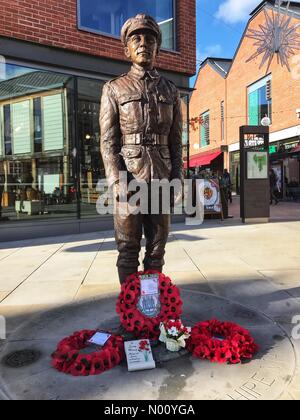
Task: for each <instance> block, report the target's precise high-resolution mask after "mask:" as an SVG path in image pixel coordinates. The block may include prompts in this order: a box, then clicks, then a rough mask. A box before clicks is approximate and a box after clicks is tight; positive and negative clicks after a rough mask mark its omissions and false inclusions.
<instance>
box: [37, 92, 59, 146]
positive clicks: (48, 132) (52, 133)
mask: <svg viewBox="0 0 300 420" xmlns="http://www.w3.org/2000/svg"><path fill="white" fill-rule="evenodd" d="M42 107H43V127H44V150H45V151H50V150H61V149H63V147H64V119H65V116H64V110H63V97H62V94H61V93H59V94H57V95H47V96H44V97H43V98H42Z"/></svg>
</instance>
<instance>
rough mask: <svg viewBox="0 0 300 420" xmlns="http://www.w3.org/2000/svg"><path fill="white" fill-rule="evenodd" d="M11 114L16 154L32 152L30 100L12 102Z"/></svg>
mask: <svg viewBox="0 0 300 420" xmlns="http://www.w3.org/2000/svg"><path fill="white" fill-rule="evenodd" d="M11 116H12V117H11V119H12V137H13V152H14V154H16V155H20V154H25V153H31V130H30V101H29V100H26V101H21V102H16V103H14V104H12V105H11Z"/></svg>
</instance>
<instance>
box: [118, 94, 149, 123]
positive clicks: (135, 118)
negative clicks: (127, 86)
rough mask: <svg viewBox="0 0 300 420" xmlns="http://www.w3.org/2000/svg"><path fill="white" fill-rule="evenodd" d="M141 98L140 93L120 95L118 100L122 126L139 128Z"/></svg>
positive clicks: (140, 121)
mask: <svg viewBox="0 0 300 420" xmlns="http://www.w3.org/2000/svg"><path fill="white" fill-rule="evenodd" d="M142 99H143V96H142V94H141V93H136V94H131V95H130V94H126V95H121V97H120V99H119V105H120V117H121V123H122V125H126V126H128V125H132V124H133V125H134V126H139V125H142V124H143V120H144V116H143V115H144V111H143V103H142Z"/></svg>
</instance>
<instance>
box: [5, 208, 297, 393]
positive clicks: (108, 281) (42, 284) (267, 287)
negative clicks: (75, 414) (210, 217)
mask: <svg viewBox="0 0 300 420" xmlns="http://www.w3.org/2000/svg"><path fill="white" fill-rule="evenodd" d="M236 209H237V205H234V206H233V207H232V208H231V213H236ZM285 209H286V210H285ZM291 209H292V210H291ZM272 212H273V214H272V221H273V222H272V223H270V224H264V225H247V226H245V225H242V224H241V223H240V221H239V220H238V219H237V218H234V219H230V220H227V221H224V222H221V221H209V222H206V223H205V224H204V225H203V226H201V227H197V228H190V227H186V226H185V225H175V226H173V229H172V233H171V235H170V238H169V243H168V246H167V255H166V266H165V270H164V272H165V273H166V274H168V275H169V276H170V277H171V278H172V279H173V281H174V282H175V283H176V284H177V285H178V286H179V287H180V288H181V291H182V293H183V295H184V300H185V307H186V312H187V319H190V320H202V319H207V318H209V317H211V316H214V314H216V316H220V317H222V318H224V319H228V320H231V321H238V322H239V323H242V324H244V325H245V326H246V327H248V326H249V328H250V330H251V332H253V334H254V335H255V336H256V337H257V340H258V341H259V344H260V345H261V347H262V348H263V352H262V353H260V355H259V357H258V359H257V360H256V361H253V362H252V363H253V365H251V363H250V364H249V366H247V367H246V368H245V367H241V366H240V367H239V368H236V367H235V368H231V367H227V366H225V367H224V366H222V367H218V366H214V367H213V368H212V367H211V365H208V364H206V363H205V362H199V363H200V364H195V363H196V362H192V365H186V364H185V363H187V362H186V361H182V362H181V364H180V363H179V362H176V366H177V367H176V369H177V370H176V369H175V367H174V366H173V368H172V366H171V365H170V366H171V367H169V368H168V369H169V370H168V374H167V373H166V371H164V369H161V370H160V371H159V373H157V370H156V371H152V373H147V374H145V376H144V378H145V377H146V375H147V378H148V379H147V380H146V385H145V387H146V390H145V391H144V393H143V395H144V397H145V398H147V397H148V398H151V399H152V398H153V399H160V398H168V397H170V395H169V394H166V392H165V391H164V390H166V389H168V387H170V389H172V392H173V394H174V392H175V391H174V389H177V393H176V398H179V399H180V398H183V399H188V398H205V397H206V398H208V399H216V398H222V399H223V397H224V396H227V397H229V399H238V397H237V396H238V395H239V394H240V393H241V392H240V391H238V390H239V389H240V385H239V384H238V383H236V382H235V381H236V380H237V379H240V383H241V385H243V383H245V382H246V383H248V382H247V381H249V378H252V376H253V375H257V372H258V365H257V364H259V367H260V369H262V368H264V367H265V368H266V370H267V373H264V377H266V375H267V374H268V373H269V374H270V379H268V380H264V381H263V379H264V377H263V376H261V375H260V379H261V384H260V385H262V384H263V383H268V384H269V385H268V386H267V385H265V387H267V388H270V389H268V392H267V391H266V390H264V391H262V390H261V391H260V392H257V394H256V393H254V392H252V396H253V395H254V397H253V398H249V394H247V396H246V398H243V397H241V398H242V399H247V398H249V399H300V365H299V360H300V358H299V356H300V341H299V340H294V339H293V338H292V337H291V335H292V329H293V327H294V325H293V324H292V318H293V317H294V316H295V315H300V283H299V279H300V258H299V254H300V205H299V204H294V203H289V204H280V205H279V206H277V207H276V208H274V209H272ZM297 214H298V216H297ZM283 216H284V221H281V220H280V217H281V218H282V217H283ZM297 219H298V220H297ZM142 253H143V251H142ZM116 256H117V252H116V248H115V242H114V239H113V233H112V232H101V233H94V234H87V235H78V236H76V235H75V236H66V237H59V238H48V239H35V240H30V241H24V242H18V243H1V244H0V273H1V277H0V302H1V303H0V315H3V316H5V317H6V320H7V332H8V338H7V340H6V341H1V340H0V351H1V353H0V358H2V357H3V356H4V355H6V354H7V353H8V352H10V351H12V350H15V349H16V348H17V349H19V348H24V346H25V345H26V344H28V343H29V344H32V343H34V342H35V343H36V344H38V345H40V347H41V348H42V349H43V350H44V353H45V354H47V356H49V354H50V353H51V351H52V350H53V347H54V346H55V343H56V342H57V340H58V339H59V338H62V336H61V334H63V333H68V334H70V333H72V332H73V331H75V330H76V329H78V328H81V327H82V328H85V327H91V328H93V327H94V325H92V324H93V323H97V324H96V325H99V324H100V322H101V321H103V320H110V319H113V317H114V302H115V298H116V295H117V293H118V290H119V286H118V282H117V271H116V268H115V261H116ZM70 305H71V306H70ZM239 308H240V309H239ZM245 311H246V312H245ZM247 311H248V315H245V314H247ZM62 314H63V315H62ZM97 314H99V315H97ZM57 320H60V322H58V321H57ZM249 320H250V321H251V320H252V321H251V322H250V321H249ZM88 321H90V322H91V323H90V324H89V325H87V324H88ZM115 321H116V320H115V319H114V322H115ZM96 325H95V326H96ZM48 362H49V360H48V359H47V358H46V359H43V360H42V361H41V362H40V363H39V364H38V365H37V366H36V367H34V369H29V370H26V369H21V370H18V371H15V370H7V368H5V367H4V366H3V365H2V366H1V365H0V388H1V393H0V398H1V395H2V398H11V399H28V398H29V397H30V396H32V394H31V393H30V389H34V393H35V394H34V395H35V397H36V398H37V399H38V398H41V399H51V398H55V395H54V396H53V395H52V393H51V392H50V390H49V387H48V388H47V389H43V384H45V383H46V382H48V383H51V384H52V385H51V386H52V390H53V387H54V388H55V387H56V385H57V384H60V385H61V389H65V388H66V386H65V385H66V384H70V383H72V390H71V391H72V392H74V394H73V395H72V392H71V393H69V394H60V395H59V396H60V397H62V396H64V397H65V398H69V399H72V398H77V399H85V398H88V397H91V398H95V399H97V398H107V397H108V398H114V397H115V398H130V397H133V395H131V394H128V393H126V389H127V388H126V386H125V387H124V388H123V390H124V393H123V394H116V395H115V394H113V393H112V391H111V389H110V390H109V393H106V394H105V393H104V392H102V391H101V392H100V390H99V389H98V391H97V395H94V394H93V393H91V389H94V390H95V389H96V388H95V382H93V381H95V379H94V380H93V381H87V382H85V383H83V382H82V381H81V382H77V383H78V389H77V388H76V384H77V383H76V382H74V381H72V382H70V378H67V377H65V376H64V375H61V374H58V373H56V372H52V370H51V369H49V365H48V364H47V363H48ZM284 363H285V364H286V365H284ZM252 367H253V369H254V367H255V369H254V371H250V370H247V369H251V368H252ZM118 369H119V368H118ZM125 371H126V369H125V368H123V371H120V370H116V372H117V373H116V374H115V375H118V377H117V378H116V377H114V376H110V374H104V375H101V381H103V384H102V385H101V386H102V388H103V389H104V388H105V389H106V390H108V389H109V383H115V382H114V381H118V380H121V379H120V375H121V376H122V374H124V375H125ZM45 372H46V373H45ZM122 372H123V373H122ZM204 372H206V374H207V378H208V379H209V378H211V375H212V374H213V375H215V377H216V378H218V381H217V384H216V383H215V384H214V385H213V388H211V392H207V394H206V395H204V394H203V393H202V392H201V388H203V384H202V385H201V375H202V377H203V378H204V377H206V376H205V375H206V374H205V373H204ZM212 372H213V373H212ZM253 372H254V373H253ZM126 373H127V372H126ZM41 374H42V376H40V375H41ZM43 375H44V376H43ZM49 375H50V377H51V380H50V381H49ZM105 375H106V376H105ZM112 375H113V374H112ZM155 375H157V376H155ZM239 375H240V376H239ZM249 375H250V376H249ZM251 375H252V376H251ZM186 376H188V378H186V380H185V381H184V383H182V384H181V386H180V387H179V388H178V383H177V382H178V381H179V382H180V380H181V379H180V378H183V377H186ZM227 376H229V377H232V378H235V379H234V380H233V379H232V383H229V384H228V382H230V380H229V378H228V377H227ZM125 377H126V381H127V380H129V378H128V375H126V376H124V378H125ZM34 378H35V379H36V380H37V379H38V378H39V380H38V381H37V382H35V381H34ZM155 378H160V379H159V381H158V382H155V381H156V379H155ZM72 379H73V378H72ZM187 379H188V380H187ZM208 379H207V380H208ZM140 380H141V376H138V375H137V376H135V375H132V376H130V381H131V385H132V387H133V388H134V387H135V386H136V387H138V386H139V382H140ZM211 380H212V379H211ZM20 381H21V382H20ZM51 381H52V382H51ZM98 381H99V379H98ZM105 381H106V382H105ZM121 381H122V380H121ZM19 382H20V383H21V385H20V383H19ZM174 383H175V384H176V383H177V385H174ZM16 384H18V386H16ZM98 384H99V382H98ZM124 384H125V383H124ZM149 384H152V385H151V386H150V385H149ZM172 384H173V385H172ZM51 386H50V388H51ZM226 386H227V387H228V388H229V389H230V392H229V391H228V389H227V391H226ZM79 387H80V389H81V391H80V392H79ZM147 387H148V388H149V389H148V391H147ZM176 387H177V388H176ZM271 387H272V392H271ZM102 388H101V389H102ZM103 389H102V390H103ZM37 390H40V394H39V392H38V391H37ZM197 390H198V391H197ZM216 390H217V391H216ZM25 391H26V392H25ZM225 391H226V392H225ZM57 392H58V391H57ZM94 392H95V391H94ZM107 392H108V391H107ZM244 394H245V393H243V395H244ZM57 397H58V396H57ZM137 398H138V397H137Z"/></svg>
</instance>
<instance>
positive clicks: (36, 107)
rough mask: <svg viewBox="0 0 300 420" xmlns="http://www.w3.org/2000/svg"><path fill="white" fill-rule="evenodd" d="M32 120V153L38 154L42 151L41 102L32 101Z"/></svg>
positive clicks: (38, 99) (39, 99) (38, 100)
mask: <svg viewBox="0 0 300 420" xmlns="http://www.w3.org/2000/svg"><path fill="white" fill-rule="evenodd" d="M33 119H34V151H35V153H40V152H42V150H43V146H42V142H43V124H42V100H41V98H35V99H34V100H33Z"/></svg>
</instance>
